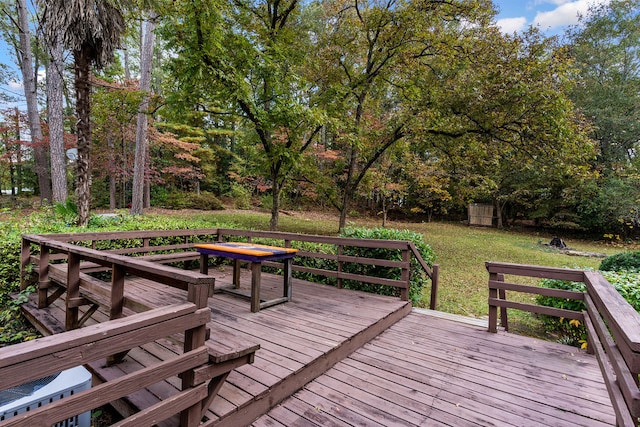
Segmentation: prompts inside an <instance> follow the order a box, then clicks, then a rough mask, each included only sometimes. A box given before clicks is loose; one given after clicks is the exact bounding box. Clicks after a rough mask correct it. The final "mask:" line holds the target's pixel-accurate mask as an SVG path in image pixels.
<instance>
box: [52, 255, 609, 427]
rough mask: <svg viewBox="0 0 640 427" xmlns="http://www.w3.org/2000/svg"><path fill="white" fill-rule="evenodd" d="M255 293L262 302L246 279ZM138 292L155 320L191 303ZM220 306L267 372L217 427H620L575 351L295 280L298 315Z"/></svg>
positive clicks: (222, 342)
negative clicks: (156, 314) (158, 313)
mask: <svg viewBox="0 0 640 427" xmlns="http://www.w3.org/2000/svg"><path fill="white" fill-rule="evenodd" d="M210 274H211V275H214V276H216V284H215V287H216V288H217V289H219V288H220V287H225V286H232V283H231V281H232V273H231V270H230V268H229V267H224V266H222V267H216V268H211V269H210ZM241 283H242V285H241V290H244V291H248V287H249V283H250V274H249V273H248V272H247V271H246V270H245V269H243V271H242V274H241ZM262 287H263V296H264V298H273V297H274V296H278V295H280V294H281V292H282V277H281V276H275V275H271V274H263V275H262ZM126 293H127V295H128V296H129V297H130V298H133V299H135V300H136V301H138V302H140V303H143V304H144V305H147V306H149V307H162V306H166V305H169V304H175V303H176V302H182V301H184V300H185V298H186V292H184V291H181V290H177V289H174V288H171V287H168V286H164V285H159V284H157V283H155V282H153V281H152V280H148V279H141V278H136V277H128V278H127V281H126ZM56 304H57V305H55V306H52V307H51V308H50V309H47V310H45V311H43V312H42V313H40V318H42V319H45V320H46V321H50V320H51V318H57V319H61V321H62V322H64V313H63V310H62V309H61V307H60V304H62V305H64V301H62V300H61V301H58V302H57V303H56ZM209 307H210V310H211V314H212V320H211V322H210V323H209V324H208V325H207V326H208V327H209V328H210V331H211V342H212V343H213V344H214V345H218V346H220V348H221V349H223V348H226V349H233V348H236V347H237V348H241V347H242V346H243V345H244V343H257V344H260V349H259V350H257V351H256V353H255V360H254V363H253V364H251V365H243V366H241V367H239V368H237V369H236V370H234V371H232V372H231V373H230V375H229V376H228V378H227V381H226V382H225V383H224V385H223V386H222V388H221V389H220V392H219V394H218V396H216V398H215V399H214V400H213V402H212V403H211V406H210V407H209V410H208V412H207V417H208V420H207V421H206V422H205V423H204V424H203V426H208V425H219V426H223V427H224V426H243V425H250V424H252V423H253V424H252V425H254V426H256V427H261V426H284V425H286V426H345V425H364V426H376V425H380V426H388V425H438V426H456V427H457V426H476V425H481V426H492V425H498V426H502V425H521V426H522V425H525V426H526V425H558V426H568V425H576V426H596V427H597V426H604V425H613V424H615V419H614V415H613V410H612V408H611V405H610V403H609V398H608V395H607V393H606V389H605V387H604V384H603V380H602V376H601V374H600V370H599V368H598V366H597V362H596V360H595V358H594V357H593V356H590V355H587V354H585V353H584V352H581V351H579V350H577V349H575V348H572V347H567V346H563V345H559V344H555V343H549V342H545V341H540V340H535V339H532V338H527V337H521V336H518V335H514V334H509V333H504V332H501V333H498V334H491V333H488V332H487V331H486V327H485V328H483V327H480V326H478V325H477V324H475V325H474V324H469V323H460V322H456V321H454V320H452V319H451V318H447V316H440V317H437V316H431V315H429V313H428V312H419V311H415V312H412V313H411V314H409V315H406V314H407V313H408V312H409V311H410V307H409V306H408V305H407V303H404V302H402V301H399V300H398V299H397V298H390V297H383V296H378V295H371V294H364V293H361V292H355V291H349V290H342V289H336V288H334V287H330V286H326V285H319V284H314V283H310V282H305V281H301V280H295V279H294V284H293V300H292V301H291V302H287V303H285V304H280V305H277V306H273V307H270V308H268V309H265V310H261V311H260V312H258V313H251V311H250V304H249V301H248V300H245V299H243V298H239V297H236V296H233V295H229V294H225V293H216V294H215V295H214V296H213V297H211V298H209ZM125 314H130V311H127V310H125ZM405 315H406V317H405ZM443 317H444V318H443ZM400 319H401V320H400ZM106 320H108V309H107V308H101V309H100V310H98V312H96V313H95V314H94V316H93V318H92V319H91V320H90V321H89V322H88V324H90V323H93V322H103V321H106ZM46 321H45V323H46ZM56 331H57V330H56ZM56 331H53V332H56ZM182 340H183V337H182V335H181V334H176V335H174V336H172V337H167V338H165V339H160V340H158V341H156V342H153V343H149V344H146V345H144V346H141V347H140V348H137V349H133V350H132V351H131V352H130V353H129V354H128V355H127V357H126V358H125V360H124V362H123V363H121V364H118V365H115V366H112V367H109V368H107V367H105V366H104V362H103V361H97V362H94V363H92V364H91V369H92V370H93V372H94V373H95V374H96V375H97V376H98V377H99V378H101V379H102V380H109V379H113V378H116V377H118V376H120V375H123V374H124V373H126V372H132V371H134V370H136V369H140V368H141V367H144V366H146V365H148V364H151V363H154V361H159V360H164V359H166V358H170V357H172V355H175V354H179V353H181V352H182ZM179 387H180V380H179V379H178V378H177V377H175V378H170V379H168V380H167V381H163V382H161V383H158V384H155V385H154V386H152V387H150V388H149V389H146V390H143V391H141V392H138V393H136V394H135V395H132V396H129V398H128V401H127V404H128V405H130V406H133V407H135V408H138V409H143V408H145V407H148V406H150V405H152V404H154V403H157V402H158V401H159V400H160V399H165V398H167V397H169V396H170V395H171V394H175V393H177V391H178V389H179ZM176 422H177V420H176V417H173V418H172V419H169V420H165V421H164V422H162V423H160V425H162V426H166V427H170V426H174V425H176Z"/></svg>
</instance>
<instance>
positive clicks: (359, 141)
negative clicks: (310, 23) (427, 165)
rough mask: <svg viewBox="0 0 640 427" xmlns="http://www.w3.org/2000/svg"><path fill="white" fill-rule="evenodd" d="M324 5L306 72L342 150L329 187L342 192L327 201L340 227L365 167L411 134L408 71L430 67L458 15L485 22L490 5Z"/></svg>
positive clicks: (343, 1) (454, 30) (346, 0)
mask: <svg viewBox="0 0 640 427" xmlns="http://www.w3.org/2000/svg"><path fill="white" fill-rule="evenodd" d="M322 7H323V11H324V16H323V22H330V23H331V25H325V26H324V27H322V28H321V32H320V33H319V34H318V35H317V39H318V43H317V44H318V47H317V48H316V49H314V52H315V53H316V58H315V66H314V67H313V68H311V69H310V70H309V72H310V73H312V74H313V75H316V76H318V77H317V84H318V86H319V91H320V92H321V98H322V101H321V102H322V103H323V104H324V105H325V106H326V107H325V108H327V109H328V114H329V116H330V117H332V118H333V121H332V123H331V125H332V132H333V142H332V146H333V147H335V148H336V149H338V150H339V151H341V153H342V156H341V158H342V161H340V162H337V163H336V165H337V166H338V167H339V168H340V169H341V172H340V173H337V174H336V177H337V182H334V183H332V184H333V185H330V186H329V188H331V189H333V188H338V189H339V190H340V191H339V192H338V193H334V194H335V195H336V196H338V197H337V198H336V197H332V198H331V199H332V200H331V201H332V204H333V205H334V206H335V207H336V208H337V209H338V210H339V211H340V223H339V227H340V228H341V229H342V228H343V227H344V226H345V223H346V216H347V214H348V212H349V210H350V205H351V202H352V200H353V199H354V198H355V196H356V194H357V190H358V187H359V185H360V183H361V182H362V181H363V179H364V178H365V176H366V174H367V171H368V170H369V169H370V168H371V167H372V166H373V165H374V164H375V163H376V162H377V161H378V159H379V158H381V156H382V155H383V154H384V152H385V151H386V150H387V149H389V148H390V147H391V146H393V145H394V144H395V143H397V142H398V141H399V140H401V139H403V138H405V137H406V136H407V135H408V134H409V132H410V129H409V128H408V127H407V124H408V123H409V121H410V115H409V114H408V113H409V112H410V111H411V105H410V104H409V103H407V102H405V101H407V99H404V100H403V99H402V96H403V95H402V92H403V91H405V90H407V89H405V88H403V86H404V85H405V84H406V83H405V82H404V81H402V80H403V79H404V75H406V74H407V73H408V72H407V71H406V70H414V69H415V73H416V74H423V73H430V70H429V67H428V65H426V64H422V63H421V62H420V60H421V59H422V58H431V57H433V56H436V57H437V56H439V55H447V54H448V52H447V49H443V48H442V47H443V46H446V45H447V43H448V41H449V40H451V39H452V37H454V36H455V35H457V34H458V32H459V30H460V28H463V26H462V24H461V22H462V20H463V19H464V20H466V21H467V22H474V23H475V24H478V25H482V24H483V22H484V21H486V20H487V18H488V17H489V16H490V12H491V7H490V4H489V3H488V2H482V1H474V2H457V1H448V2H441V1H422V2H419V1H415V2H396V1H378V0H370V1H364V2H361V1H356V2H354V1H351V0H335V1H331V2H326V3H323V4H322ZM455 42H456V40H455V39H453V40H452V43H455ZM403 70H405V71H403ZM411 84H412V85H413V84H414V83H411ZM409 90H410V89H409ZM424 90H426V91H428V89H424ZM336 172H337V171H336Z"/></svg>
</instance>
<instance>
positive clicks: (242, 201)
mask: <svg viewBox="0 0 640 427" xmlns="http://www.w3.org/2000/svg"><path fill="white" fill-rule="evenodd" d="M231 198H232V199H233V206H234V207H235V208H236V209H251V191H250V190H249V189H248V188H247V187H245V186H244V185H242V184H238V183H233V184H232V185H231Z"/></svg>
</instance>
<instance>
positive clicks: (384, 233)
mask: <svg viewBox="0 0 640 427" xmlns="http://www.w3.org/2000/svg"><path fill="white" fill-rule="evenodd" d="M341 237H349V238H358V239H381V240H408V241H410V242H413V243H414V244H415V245H416V248H417V249H418V252H419V253H420V255H421V256H422V258H423V259H424V260H425V262H426V263H427V264H428V265H429V266H433V262H434V261H435V255H434V253H433V250H432V249H431V247H430V246H429V245H428V244H427V243H425V242H424V240H423V237H422V234H419V233H414V232H412V231H409V230H393V229H387V228H373V229H370V228H345V229H344V230H343V231H342V233H341ZM343 253H344V255H350V256H359V257H364V258H379V259H388V260H394V261H401V260H402V252H401V251H400V250H391V249H381V248H362V247H356V246H349V247H344V248H343ZM343 271H344V272H346V273H353V274H362V275H367V276H375V277H381V278H386V279H394V280H400V277H401V274H402V272H401V270H400V269H399V268H389V267H382V266H375V265H365V264H357V263H345V264H344V265H343ZM428 280H429V278H428V276H427V274H426V273H425V272H424V271H423V270H422V267H421V266H420V264H419V263H418V261H417V260H416V259H415V257H413V256H412V257H411V279H410V287H409V299H410V300H411V301H412V302H413V304H414V305H416V306H422V305H423V304H422V296H423V291H422V289H423V287H425V286H426V284H427V281H428ZM343 286H344V287H345V288H347V289H357V290H363V291H367V292H373V293H377V294H380V295H391V296H399V295H400V290H399V289H398V288H396V287H392V286H386V285H373V284H368V283H361V282H358V281H353V280H345V281H344V283H343Z"/></svg>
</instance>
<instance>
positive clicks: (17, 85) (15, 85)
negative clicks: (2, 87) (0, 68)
mask: <svg viewBox="0 0 640 427" xmlns="http://www.w3.org/2000/svg"><path fill="white" fill-rule="evenodd" d="M7 86H9V89H11V90H24V87H23V86H22V80H20V81H18V80H13V79H12V80H9V84H8V85H7Z"/></svg>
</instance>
